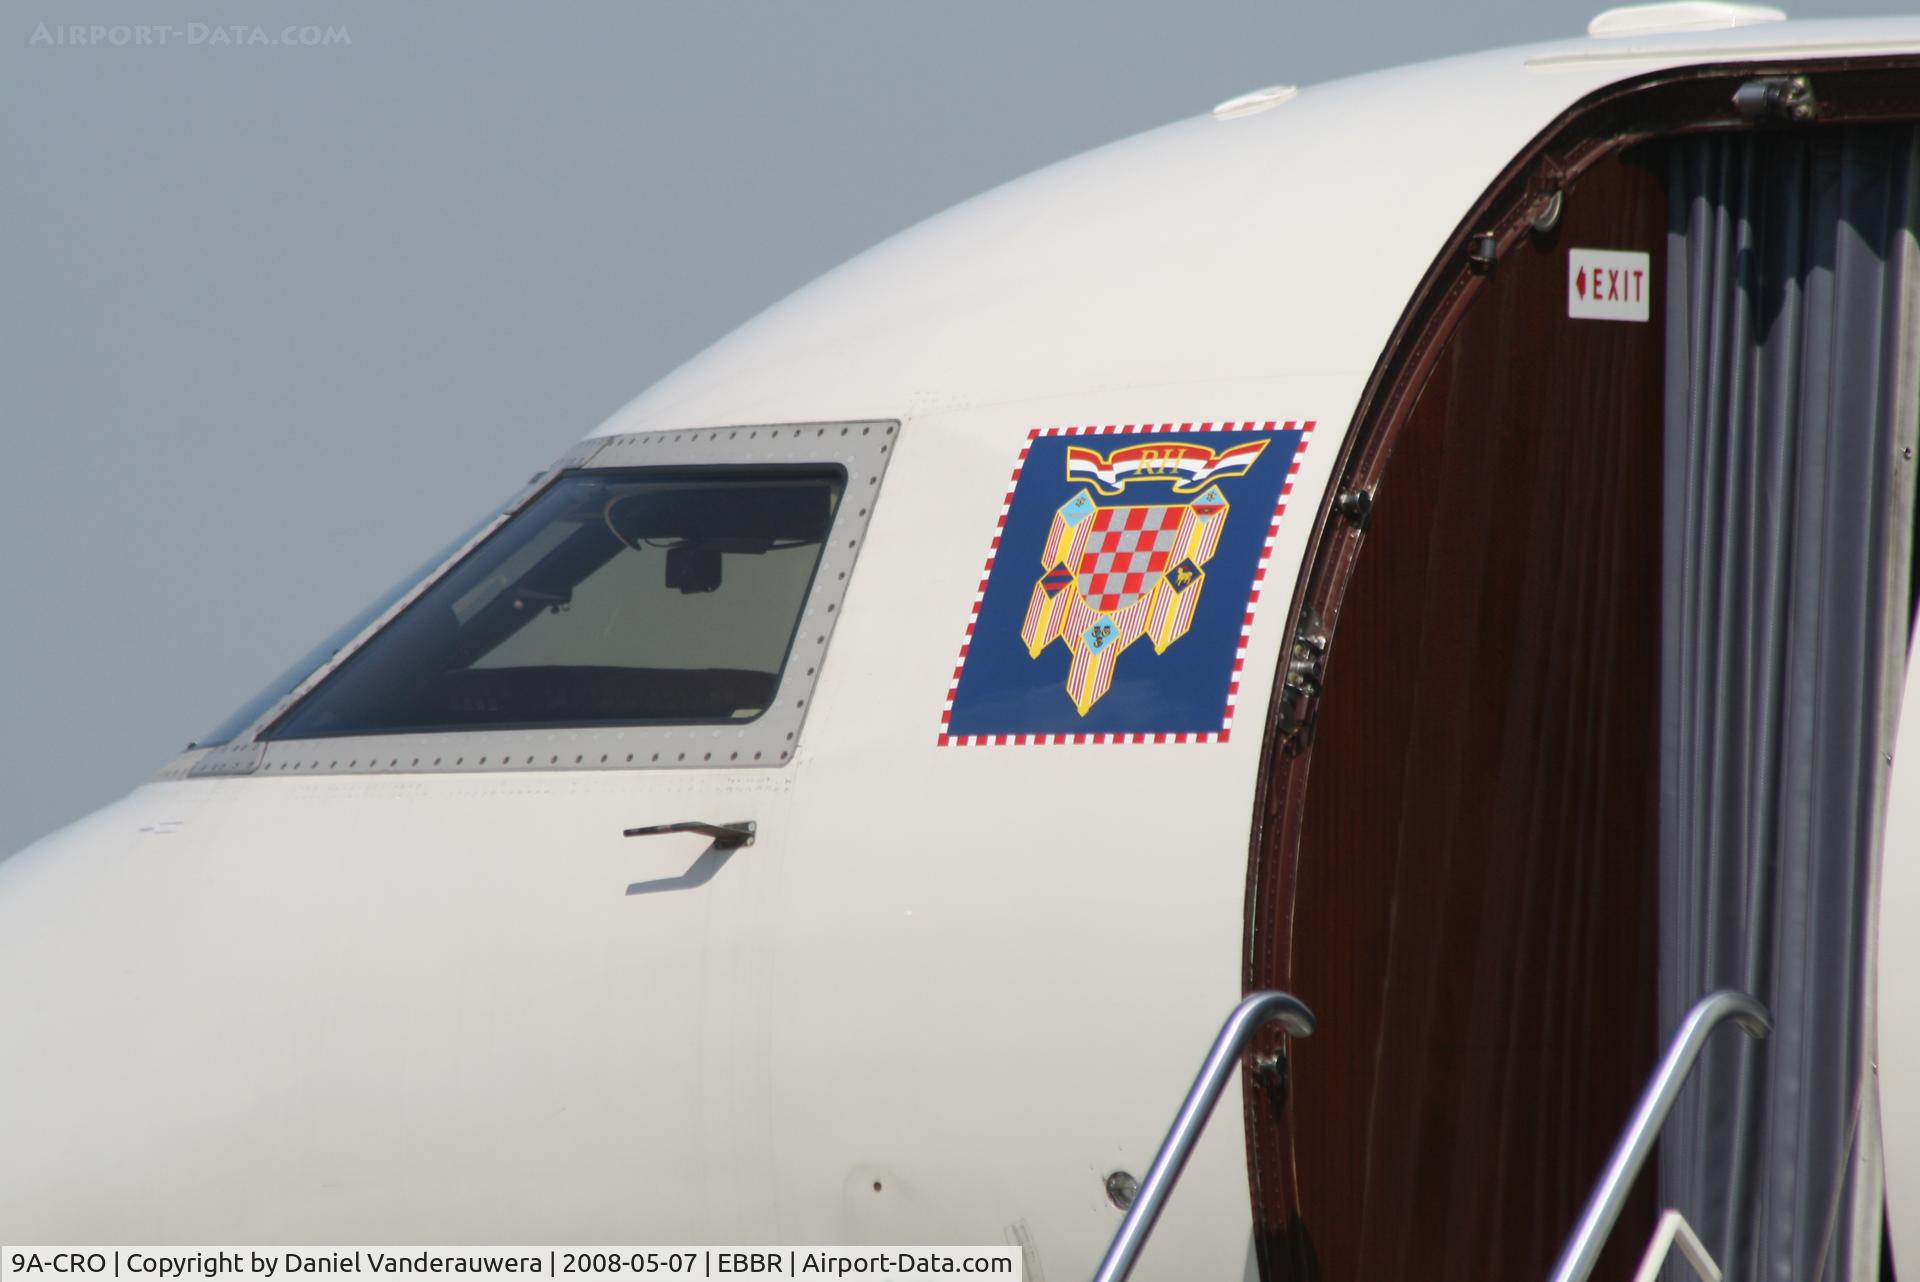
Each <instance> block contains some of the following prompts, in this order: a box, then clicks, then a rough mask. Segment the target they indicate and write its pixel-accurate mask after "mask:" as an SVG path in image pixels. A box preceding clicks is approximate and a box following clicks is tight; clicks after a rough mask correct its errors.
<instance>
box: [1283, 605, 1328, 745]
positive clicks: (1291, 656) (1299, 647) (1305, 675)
mask: <svg viewBox="0 0 1920 1282" xmlns="http://www.w3.org/2000/svg"><path fill="white" fill-rule="evenodd" d="M1328 643H1329V638H1328V636H1327V632H1326V629H1325V628H1324V627H1323V626H1322V625H1321V622H1320V615H1319V613H1318V612H1317V611H1316V610H1315V609H1314V608H1313V607H1312V606H1310V605H1308V606H1302V607H1301V609H1300V626H1299V627H1297V628H1295V629H1294V633H1293V644H1292V646H1291V647H1290V648H1289V649H1288V651H1287V676H1286V682H1285V685H1284V686H1283V687H1282V689H1281V691H1280V731H1281V733H1282V734H1284V735H1285V736H1286V737H1287V743H1288V746H1289V748H1293V747H1298V746H1304V743H1305V740H1306V731H1307V726H1308V723H1309V722H1310V720H1311V718H1310V717H1308V716H1307V714H1306V711H1305V707H1306V705H1307V704H1308V703H1309V702H1310V701H1311V700H1314V699H1317V698H1319V697H1320V682H1321V679H1322V677H1323V676H1324V675H1325V673H1326V664H1327V645H1328Z"/></svg>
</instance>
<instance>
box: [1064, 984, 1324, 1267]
mask: <svg viewBox="0 0 1920 1282" xmlns="http://www.w3.org/2000/svg"><path fill="white" fill-rule="evenodd" d="M1275 1020H1278V1021H1279V1022H1280V1027H1282V1028H1284V1029H1286V1030H1287V1032H1289V1033H1291V1034H1293V1035H1294V1036H1295V1037H1308V1036H1311V1035H1312V1033H1313V1012H1312V1011H1310V1010H1308V1009H1307V1007H1306V1004H1305V1003H1304V1002H1302V1001H1301V1000H1300V999H1299V998H1298V997H1295V996H1294V995H1293V994H1292V993H1282V992H1259V993H1252V994H1249V995H1248V996H1247V998H1246V999H1245V1000H1243V1001H1242V1002H1241V1003H1240V1004H1239V1005H1238V1006H1235V1007H1234V1008H1233V1014H1231V1015H1229V1016H1227V1022H1226V1023H1225V1024H1224V1025H1222V1026H1221V1029H1220V1035H1219V1036H1218V1037H1216V1038H1214V1039H1213V1049H1212V1050H1211V1051H1209V1052H1208V1054H1207V1062H1206V1063H1204V1064H1202V1065H1201V1066H1200V1073H1199V1076H1197V1077H1195V1078H1194V1079H1193V1086H1192V1087H1191V1088H1190V1089H1189V1090H1188V1091H1187V1098H1186V1100H1185V1101H1184V1102H1183V1103H1182V1104H1181V1105H1180V1111H1179V1112H1178V1113H1176V1114H1174V1118H1173V1125H1172V1126H1171V1127H1169V1128H1168V1130H1167V1138H1166V1139H1164V1140H1162V1141H1161V1143H1160V1151H1159V1152H1158V1153H1156V1154H1154V1157H1153V1165H1152V1166H1150V1167H1148V1168H1147V1177H1146V1178H1145V1179H1144V1180H1142V1181H1141V1182H1140V1191H1139V1192H1138V1193H1136V1194H1135V1195H1134V1199H1133V1204H1132V1205H1131V1206H1130V1207H1128V1208H1127V1216H1126V1218H1125V1219H1124V1220H1122V1221H1120V1230H1119V1232H1117V1233H1115V1234H1114V1235H1113V1244H1112V1245H1111V1246H1109V1247H1108V1248H1107V1255H1106V1258H1105V1259H1103V1260H1101V1261H1100V1269H1099V1272H1097V1273H1095V1274H1094V1275H1093V1279H1094V1282H1123V1280H1124V1279H1125V1278H1126V1277H1127V1275H1128V1274H1130V1273H1132V1272H1133V1265H1134V1261H1135V1260H1136V1259H1138V1258H1139V1255H1140V1248H1141V1247H1143V1246H1145V1245H1146V1241H1147V1236H1148V1235H1149V1234H1151V1233H1152V1232H1153V1225H1154V1221H1156V1220H1158V1219H1159V1218H1160V1211H1161V1208H1162V1207H1163V1206H1165V1205H1166V1201H1167V1194H1169V1193H1171V1192H1172V1191H1173V1186H1174V1184H1175V1183H1176V1182H1177V1181H1178V1180H1179V1178H1180V1172H1181V1171H1182V1170H1183V1169H1184V1168H1185V1167H1186V1165H1187V1158H1188V1157H1190V1156H1192V1154H1193V1146H1194V1144H1195V1143H1196V1142H1198V1140H1199V1139H1200V1132H1201V1131H1203V1130H1205V1129H1206V1126H1207V1119H1208V1118H1209V1117H1211V1116H1212V1115H1213V1107H1214V1105H1215V1104H1217V1103H1219V1102H1220V1092H1221V1091H1223V1090H1225V1089H1226V1086H1227V1079H1228V1078H1229V1077H1231V1076H1233V1070H1234V1069H1235V1068H1236V1067H1238V1065H1239V1063H1240V1056H1241V1055H1243V1054H1244V1053H1245V1052H1246V1049H1247V1045H1248V1043H1250V1042H1252V1041H1253V1035H1254V1034H1255V1033H1257V1032H1259V1031H1260V1029H1261V1028H1262V1027H1263V1026H1265V1025H1266V1024H1268V1023H1271V1022H1273V1021H1275Z"/></svg>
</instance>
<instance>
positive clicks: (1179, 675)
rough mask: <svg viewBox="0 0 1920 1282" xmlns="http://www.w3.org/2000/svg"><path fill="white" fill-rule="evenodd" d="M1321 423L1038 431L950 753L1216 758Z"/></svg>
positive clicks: (950, 726)
mask: <svg viewBox="0 0 1920 1282" xmlns="http://www.w3.org/2000/svg"><path fill="white" fill-rule="evenodd" d="M1312 429H1313V423H1312V422H1311V421H1307V422H1299V421H1288V422H1284V423H1282V422H1278V421H1272V422H1266V423H1220V424H1213V423H1199V424H1193V423H1180V424H1173V423H1163V424H1159V425H1157V426H1156V425H1153V424H1143V425H1141V426H1137V427H1136V426H1133V425H1131V424H1129V425H1127V426H1125V427H1104V428H1100V427H1087V428H1064V429H1063V428H1050V429H1043V430H1039V431H1035V432H1033V433H1031V434H1030V435H1029V437H1028V441H1027V447H1026V449H1025V450H1024V451H1023V452H1022V454H1021V460H1020V463H1019V465H1018V466H1017V467H1015V469H1014V474H1013V486H1012V488H1011V490H1010V491H1009V492H1008V495H1007V507H1006V512H1005V514H1004V516H1003V518H1002V522H1001V528H1000V530H999V537H998V538H997V539H996V540H995V541H994V543H993V553H992V555H991V556H990V557H989V558H988V560H987V573H986V589H985V591H984V592H983V593H982V594H981V597H980V602H979V605H978V607H977V608H976V610H975V612H974V617H973V619H972V620H971V621H970V622H969V624H968V627H967V638H966V642H965V643H964V644H963V645H962V646H961V648H960V664H959V667H958V668H957V669H956V670H955V675H954V681H953V687H952V689H951V690H950V691H949V693H948V697H947V706H946V709H945V711H944V712H943V714H942V719H941V732H940V743H941V744H943V745H956V746H976V745H983V744H994V745H999V744H1028V743H1113V742H1121V743H1148V742H1153V743H1164V742H1174V743H1219V742H1224V741H1225V740H1226V738H1227V735H1228V732H1229V731H1230V729H1231V728H1232V722H1233V705H1234V700H1235V697H1236V696H1237V695H1238V693H1239V689H1240V669H1241V666H1242V665H1243V663H1244V661H1245V657H1246V645H1247V636H1248V634H1249V632H1250V630H1251V628H1252V625H1253V608H1254V605H1255V603H1256V602H1258V601H1259V599H1260V587H1261V581H1262V580H1263V579H1264V578H1265V577H1266V568H1267V558H1268V557H1269V556H1270V555H1271V554H1272V551H1273V539H1274V536H1275V534H1277V533H1278V531H1279V520H1280V515H1281V513H1283V512H1284V511H1285V510H1286V503H1287V496H1288V495H1289V494H1290V493H1291V492H1292V490H1293V477H1294V474H1295V473H1296V472H1298V471H1299V457H1298V456H1299V453H1300V449H1301V447H1302V445H1303V443H1304V441H1305V438H1306V434H1307V433H1308V432H1310V431H1311V430H1312Z"/></svg>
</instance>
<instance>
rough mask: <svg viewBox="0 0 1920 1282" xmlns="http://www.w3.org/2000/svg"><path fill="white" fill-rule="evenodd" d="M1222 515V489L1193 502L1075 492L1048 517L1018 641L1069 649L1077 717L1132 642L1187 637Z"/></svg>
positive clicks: (1161, 644)
mask: <svg viewBox="0 0 1920 1282" xmlns="http://www.w3.org/2000/svg"><path fill="white" fill-rule="evenodd" d="M1226 519H1227V500H1226V497H1225V496H1224V495H1223V494H1221V492H1220V489H1219V487H1218V486H1210V487H1208V489H1207V490H1206V492H1205V493H1203V494H1200V495H1199V496H1197V497H1196V498H1195V499H1194V500H1193V501H1192V502H1191V503H1179V504H1151V505H1121V504H1116V505H1114V506H1111V507H1101V506H1099V505H1098V504H1097V503H1096V502H1095V501H1094V499H1093V495H1092V493H1091V492H1090V491H1088V490H1081V491H1079V492H1078V493H1077V494H1075V495H1074V496H1073V497H1072V498H1071V499H1068V500H1067V501H1066V502H1065V503H1063V504H1061V506H1060V509H1059V511H1057V512H1055V513H1054V518H1053V524H1052V527H1051V528H1050V529H1049V531H1048V533H1047V540H1046V546H1045V548H1044V549H1042V552H1041V564H1042V565H1043V566H1044V567H1046V573H1045V574H1043V575H1042V576H1041V578H1040V580H1039V581H1038V582H1037V583H1035V584H1034V585H1033V595H1032V597H1031V599H1030V600H1029V601H1028V604H1027V614H1026V619H1025V621H1024V622H1023V624H1022V626H1021V629H1020V639H1021V640H1022V641H1024V642H1026V646H1027V653H1028V654H1029V655H1030V656H1032V657H1035V658H1038V657H1039V655H1040V652H1041V651H1042V650H1044V649H1046V648H1047V646H1049V645H1051V644H1052V643H1053V642H1054V641H1056V640H1058V641H1061V642H1063V643H1064V644H1065V645H1066V646H1067V649H1068V650H1069V651H1070V652H1071V653H1072V655H1073V664H1072V667H1071V668H1070V669H1069V671H1068V674H1067V694H1068V696H1069V697H1070V698H1072V700H1073V702H1074V706H1075V707H1076V708H1077V709H1079V712H1080V715H1081V716H1085V715H1086V713H1087V710H1088V709H1089V708H1091V707H1092V706H1093V705H1094V704H1095V703H1097V702H1099V700H1100V697H1101V696H1102V695H1104V694H1105V693H1106V692H1107V690H1108V688H1109V687H1110V686H1111V685H1112V684H1113V670H1114V666H1115V665H1116V664H1117V663H1118V662H1119V660H1120V655H1121V654H1122V653H1123V652H1124V651H1125V650H1126V649H1127V647H1128V646H1130V645H1132V644H1133V643H1134V642H1135V641H1137V640H1139V639H1140V638H1141V637H1143V636H1144V637H1147V638H1148V639H1149V640H1151V641H1152V642H1153V649H1154V653H1156V654H1160V653H1164V652H1165V650H1166V648H1167V647H1168V646H1170V645H1172V644H1173V643H1174V642H1175V641H1177V640H1179V639H1180V638H1181V637H1182V636H1183V635H1185V634H1186V631H1187V628H1188V627H1189V626H1191V624H1192V622H1193V612H1194V608H1195V607H1196V606H1197V605H1198V604H1199V601H1200V590H1201V588H1202V587H1204V586H1205V580H1206V571H1205V570H1204V569H1203V568H1202V567H1204V566H1205V565H1206V563H1207V562H1208V561H1209V560H1210V559H1211V558H1212V556H1213V553H1214V549H1215V548H1217V547H1218V546H1219V543H1220V530H1221V528H1222V527H1223V526H1224V525H1225V523H1226Z"/></svg>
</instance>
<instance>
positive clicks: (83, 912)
mask: <svg viewBox="0 0 1920 1282" xmlns="http://www.w3.org/2000/svg"><path fill="white" fill-rule="evenodd" d="M193 791H194V790H193V789H192V788H183V787H182V786H178V785H176V786H173V787H171V788H168V789H158V788H149V789H142V790H141V791H139V792H136V793H134V794H133V795H132V796H130V797H128V798H126V799H124V800H122V801H120V802H117V803H115V804H113V805H110V806H108V807H106V808H104V809H102V810H100V811H97V812H95V813H94V814H92V815H89V816H88V817H87V818H85V819H82V820H81V821H79V822H78V823H75V824H73V825H71V826H69V827H67V828H65V829H62V830H61V831H59V832H56V833H54V834H52V835H51V836H49V837H47V838H44V839H43V840H41V841H39V842H36V843H35V844H33V845H31V846H28V847H27V848H25V849H24V850H21V851H19V852H17V853H16V854H14V855H12V856H10V857H8V858H6V859H4V860H0V981H4V982H0V1030H4V1031H3V1032H0V1150H4V1151H5V1152H6V1154H7V1159H6V1160H5V1161H4V1162H0V1236H4V1237H6V1238H7V1239H8V1240H12V1241H20V1240H23V1239H38V1240H41V1241H74V1242H100V1241H109V1240H116V1239H119V1240H124V1239H126V1238H138V1237H150V1238H151V1239H152V1240H154V1241H164V1240H167V1238H168V1236H170V1230H169V1223H170V1211H171V1209H172V1207H173V1206H174V1205H175V1204H176V1203H177V1202H178V1201H179V1199H181V1198H182V1197H185V1196H187V1195H188V1190H189V1189H190V1188H191V1186H192V1185H193V1184H194V1182H195V1178H196V1176H195V1173H194V1170H193V1167H192V1164H191V1162H183V1161H182V1158H183V1156H188V1155H191V1154H192V1153H193V1152H194V1151H195V1149H196V1148H201V1149H204V1146H203V1144H202V1142H201V1141H200V1140H199V1139H197V1138H196V1136H195V1133H196V1131H199V1130H200V1129H201V1128H209V1127H210V1128H211V1130H210V1131H208V1132H207V1134H208V1137H209V1139H211V1140H212V1142H213V1143H215V1144H216V1145H217V1144H218V1143H219V1142H220V1134H221V1128H222V1127H223V1126H226V1125H230V1122H225V1121H222V1118H223V1117H224V1118H228V1119H230V1118H231V1117H232V1116H233V1112H232V1110H231V1108H230V1107H223V1104H222V1097H223V1096H225V1097H227V1102H228V1103H230V1102H231V1098H232V1096H231V1092H233V1091H235V1090H241V1089H244V1086H243V1083H242V1081H241V1080H240V1074H238V1073H237V1072H234V1071H231V1070H232V1067H233V1066H234V1065H235V1064H236V1063H237V1062H239V1061H238V1057H236V1056H234V1055H232V1054H231V1053H230V1052H231V1050H232V1049H233V1048H234V1047H236V1046H237V1045H239V1044H240V1043H241V1042H242V1040H243V1039H244V1037H245V1031H244V1026H245V1013H246V1012H245V1005H244V1003H243V1002H240V1001H237V1000H236V998H237V997H238V996H239V993H238V992H237V991H236V986H235V985H234V984H233V983H232V982H231V980H230V979H229V980H222V979H220V978H219V976H220V974H221V972H223V971H224V972H228V973H229V974H237V973H242V972H243V971H244V962H243V960H242V959H240V958H238V957H236V956H234V955H233V952H232V950H231V948H227V947H223V946H222V943H221V941H220V939H219V938H218V932H217V931H214V930H209V929H207V927H208V925H209V923H207V922H206V921H204V920H202V919H199V918H198V917H197V916H196V914H195V913H193V911H192V910H191V907H190V905H191V903H192V899H193V896H194V888H195V884H196V880H197V875H198V874H197V868H198V866H199V865H200V864H201V862H202V856H203V851H202V845H203V843H201V842H200V841H199V840H198V839H197V837H196V835H195V833H194V824H193V818H194V814H195V809H196V807H195V806H194V804H193V803H194V800H195V798H194V797H193V796H192V795H191V793H192V792H193ZM183 794H185V795H183ZM223 1052H226V1053H223Z"/></svg>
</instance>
